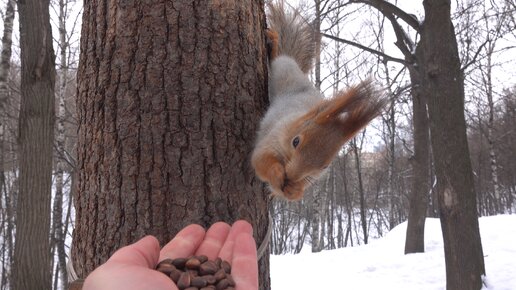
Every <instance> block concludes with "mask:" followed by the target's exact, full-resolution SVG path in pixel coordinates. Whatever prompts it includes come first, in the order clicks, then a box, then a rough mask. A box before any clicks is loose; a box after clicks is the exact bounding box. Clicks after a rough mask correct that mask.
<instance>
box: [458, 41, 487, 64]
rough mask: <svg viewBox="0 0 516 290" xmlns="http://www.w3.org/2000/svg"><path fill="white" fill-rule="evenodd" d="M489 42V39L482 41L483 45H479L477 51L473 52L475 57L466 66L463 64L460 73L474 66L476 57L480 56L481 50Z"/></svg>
mask: <svg viewBox="0 0 516 290" xmlns="http://www.w3.org/2000/svg"><path fill="white" fill-rule="evenodd" d="M488 42H489V38H488V39H487V40H486V41H484V43H482V45H480V46H479V47H478V49H477V52H475V55H474V56H473V58H472V59H471V61H470V62H468V63H467V64H465V65H464V66H463V67H462V68H461V71H466V69H467V68H468V67H469V66H470V65H472V64H474V63H475V62H477V57H478V56H479V55H480V52H481V51H482V49H484V47H485V46H486V45H487V43H488Z"/></svg>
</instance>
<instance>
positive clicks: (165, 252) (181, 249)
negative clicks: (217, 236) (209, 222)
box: [159, 225, 205, 261]
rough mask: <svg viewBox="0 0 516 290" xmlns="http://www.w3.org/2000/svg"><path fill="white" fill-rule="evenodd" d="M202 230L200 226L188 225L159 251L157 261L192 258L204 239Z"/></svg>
mask: <svg viewBox="0 0 516 290" xmlns="http://www.w3.org/2000/svg"><path fill="white" fill-rule="evenodd" d="M204 233H205V231H204V228H203V227H201V226H200V225H189V226H187V227H186V228H184V229H182V230H181V231H180V232H179V233H178V234H177V235H176V236H175V237H174V239H172V241H170V242H169V243H168V244H166V245H165V246H164V247H163V249H161V252H160V255H159V260H160V261H161V260H163V259H167V258H170V259H175V258H181V257H188V256H192V255H193V254H194V253H195V250H197V248H198V247H199V245H200V244H201V242H202V240H203V239H204Z"/></svg>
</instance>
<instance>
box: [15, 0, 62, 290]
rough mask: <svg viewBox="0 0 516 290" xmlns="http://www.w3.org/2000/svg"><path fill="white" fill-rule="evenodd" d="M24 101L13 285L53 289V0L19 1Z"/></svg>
mask: <svg viewBox="0 0 516 290" xmlns="http://www.w3.org/2000/svg"><path fill="white" fill-rule="evenodd" d="M18 11H19V15H20V48H21V103H20V115H19V135H18V150H19V153H18V158H19V166H20V179H19V182H20V185H19V186H20V192H19V194H18V201H17V207H16V239H15V247H14V264H13V284H14V285H13V286H14V287H13V289H20V290H21V289H51V287H52V273H51V255H50V240H49V232H50V200H51V192H50V189H51V185H52V145H53V142H54V114H55V112H54V111H55V108H54V100H55V97H54V84H55V68H54V52H53V47H52V29H51V27H50V18H49V1H48V0H43V1H30V0H26V1H20V2H18Z"/></svg>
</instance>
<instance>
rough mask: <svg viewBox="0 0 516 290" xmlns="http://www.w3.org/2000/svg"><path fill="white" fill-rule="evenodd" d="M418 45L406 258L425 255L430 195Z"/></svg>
mask: <svg viewBox="0 0 516 290" xmlns="http://www.w3.org/2000/svg"><path fill="white" fill-rule="evenodd" d="M420 46H421V43H419V44H418V48H417V50H416V51H417V54H416V59H417V63H418V66H410V67H409V72H410V80H411V85H412V91H411V94H412V126H413V130H414V133H413V136H414V156H413V157H412V158H411V164H412V170H413V173H412V185H411V186H412V188H411V192H410V195H409V216H408V222H407V235H406V239H405V254H410V253H423V252H424V251H425V219H426V209H427V205H428V198H429V193H430V152H429V149H430V148H429V146H430V145H429V143H430V136H429V133H430V132H429V131H430V128H429V124H428V122H429V121H428V110H427V97H428V96H427V95H426V92H425V91H423V90H422V77H421V76H422V74H423V73H422V72H421V68H422V66H421V62H422V59H423V55H422V52H423V49H422V48H421V47H420Z"/></svg>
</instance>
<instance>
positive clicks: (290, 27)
mask: <svg viewBox="0 0 516 290" xmlns="http://www.w3.org/2000/svg"><path fill="white" fill-rule="evenodd" d="M274 2H276V3H272V1H271V2H269V3H268V8H269V13H268V15H267V18H268V20H269V25H270V28H271V29H272V30H274V31H275V32H277V33H278V38H279V43H278V50H279V51H278V54H279V55H288V56H290V57H292V58H294V59H295V60H296V62H297V64H298V65H299V67H300V68H301V70H302V71H303V72H304V73H308V71H310V69H311V68H312V62H313V59H314V58H315V33H314V30H313V28H312V27H311V26H310V24H309V23H308V22H307V21H306V20H305V19H303V17H302V16H301V14H300V13H299V11H297V10H295V9H288V10H290V11H287V9H285V8H286V7H285V3H284V1H283V0H275V1H274Z"/></svg>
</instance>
